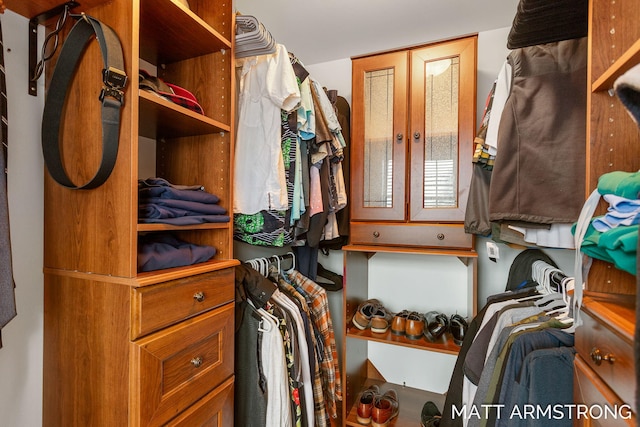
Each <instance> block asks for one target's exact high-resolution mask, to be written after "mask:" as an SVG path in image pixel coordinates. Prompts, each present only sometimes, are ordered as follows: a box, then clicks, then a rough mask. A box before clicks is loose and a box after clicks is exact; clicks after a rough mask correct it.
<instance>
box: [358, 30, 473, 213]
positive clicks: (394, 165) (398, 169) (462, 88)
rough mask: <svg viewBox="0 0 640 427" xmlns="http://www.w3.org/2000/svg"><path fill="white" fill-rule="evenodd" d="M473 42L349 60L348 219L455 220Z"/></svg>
mask: <svg viewBox="0 0 640 427" xmlns="http://www.w3.org/2000/svg"><path fill="white" fill-rule="evenodd" d="M476 45H477V37H475V36H472V37H465V38H461V39H456V40H452V41H446V42H440V43H435V44H432V45H425V46H420V47H415V48H411V49H406V50H402V51H396V52H391V53H384V54H379V55H373V56H366V57H359V58H354V59H353V64H352V65H353V88H352V89H353V107H352V108H353V110H352V117H353V123H352V148H351V150H352V162H351V165H352V166H351V168H352V175H351V180H352V186H351V217H352V219H353V220H354V221H401V222H414V221H417V222H420V221H422V222H442V223H447V222H452V223H455V222H462V221H463V220H464V212H465V209H466V200H467V197H468V190H469V183H470V180H471V158H472V150H473V134H474V130H475V100H476Z"/></svg>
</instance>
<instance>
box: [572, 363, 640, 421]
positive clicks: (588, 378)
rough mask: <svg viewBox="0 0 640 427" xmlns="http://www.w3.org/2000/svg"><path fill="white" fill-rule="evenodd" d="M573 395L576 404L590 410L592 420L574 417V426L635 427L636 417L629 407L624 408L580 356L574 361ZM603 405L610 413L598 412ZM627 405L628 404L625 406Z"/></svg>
mask: <svg viewBox="0 0 640 427" xmlns="http://www.w3.org/2000/svg"><path fill="white" fill-rule="evenodd" d="M573 394H574V401H575V403H576V404H583V405H586V406H587V407H589V408H591V407H593V408H594V409H592V413H593V416H594V418H589V417H588V415H587V416H584V417H583V416H580V417H578V416H576V418H575V419H574V426H576V427H577V426H585V427H587V426H606V427H609V426H612V427H617V426H635V425H636V417H635V415H634V414H632V413H631V408H632V407H631V406H624V405H625V403H624V402H622V400H620V398H619V397H618V396H617V395H616V394H615V393H614V392H613V391H612V390H611V389H610V388H609V387H607V385H606V384H605V383H604V382H602V379H600V377H598V375H596V374H595V373H594V372H593V370H592V369H591V368H590V367H589V365H588V362H586V361H585V360H584V359H583V358H582V357H581V356H580V355H577V356H576V358H575V360H574V375H573ZM605 405H606V406H607V407H608V408H610V409H611V411H613V413H612V412H609V413H608V414H607V418H606V419H605V417H604V415H601V413H600V412H599V411H600V409H601V408H602V409H604V408H605ZM627 405H628V404H627ZM574 414H575V412H574ZM612 414H615V415H612ZM595 417H597V418H595Z"/></svg>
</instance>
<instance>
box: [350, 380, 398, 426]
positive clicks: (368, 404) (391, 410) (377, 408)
mask: <svg viewBox="0 0 640 427" xmlns="http://www.w3.org/2000/svg"><path fill="white" fill-rule="evenodd" d="M398 410H399V404H398V395H397V394H396V391H395V390H393V389H391V390H388V391H387V392H385V393H384V394H382V395H381V394H380V388H379V387H378V386H377V385H375V384H373V385H371V386H369V388H367V389H365V390H364V391H363V392H362V393H361V394H360V398H359V399H358V408H357V419H358V423H360V424H363V425H369V423H371V424H372V425H373V426H374V427H385V426H387V425H389V422H390V421H391V420H392V419H393V418H395V417H396V416H397V415H398Z"/></svg>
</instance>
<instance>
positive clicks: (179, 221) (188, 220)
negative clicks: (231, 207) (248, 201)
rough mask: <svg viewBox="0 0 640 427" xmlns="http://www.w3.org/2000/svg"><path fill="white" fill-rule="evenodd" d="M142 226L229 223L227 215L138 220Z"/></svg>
mask: <svg viewBox="0 0 640 427" xmlns="http://www.w3.org/2000/svg"><path fill="white" fill-rule="evenodd" d="M138 221H139V222H140V223H142V224H172V225H195V224H204V223H206V222H229V215H187V216H179V217H176V218H140V219H138Z"/></svg>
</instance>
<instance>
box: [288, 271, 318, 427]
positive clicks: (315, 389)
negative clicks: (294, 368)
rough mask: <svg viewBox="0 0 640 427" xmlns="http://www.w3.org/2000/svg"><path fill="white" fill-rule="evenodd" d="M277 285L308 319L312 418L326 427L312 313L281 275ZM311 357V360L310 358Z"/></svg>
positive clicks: (296, 291)
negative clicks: (309, 328)
mask: <svg viewBox="0 0 640 427" xmlns="http://www.w3.org/2000/svg"><path fill="white" fill-rule="evenodd" d="M278 287H279V288H280V290H281V291H282V292H284V293H286V294H287V295H289V296H290V297H292V298H295V299H296V300H297V301H298V303H299V304H296V305H298V307H299V308H300V309H301V310H302V311H303V312H304V314H305V315H306V316H307V318H308V319H309V323H310V324H309V326H310V327H311V331H310V336H309V337H307V339H311V342H312V347H313V354H309V359H310V360H309V363H310V366H311V367H312V368H313V372H312V375H313V404H314V405H313V407H314V418H315V426H317V427H327V425H328V424H327V412H326V405H325V402H324V393H323V391H322V379H321V377H320V363H319V357H318V356H319V355H318V351H317V348H318V342H317V334H316V333H315V330H316V329H315V324H313V323H314V322H313V313H312V312H311V310H310V309H309V304H308V302H307V300H306V299H305V297H304V296H303V295H302V294H301V293H300V292H298V290H297V289H296V288H294V287H293V286H292V285H291V284H289V283H287V281H286V280H284V279H283V278H282V277H280V278H279V280H278ZM311 359H313V360H311Z"/></svg>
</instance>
